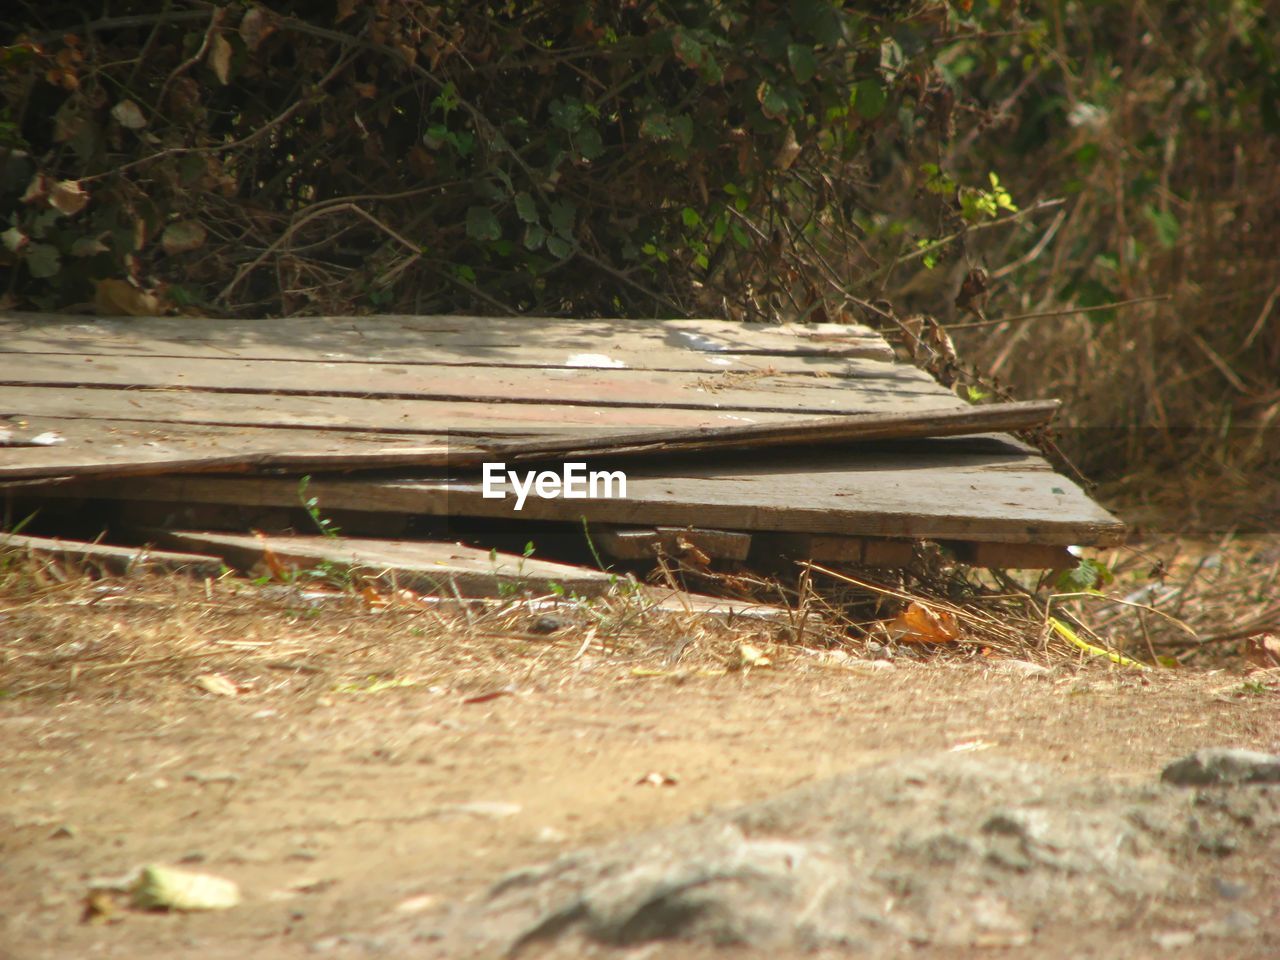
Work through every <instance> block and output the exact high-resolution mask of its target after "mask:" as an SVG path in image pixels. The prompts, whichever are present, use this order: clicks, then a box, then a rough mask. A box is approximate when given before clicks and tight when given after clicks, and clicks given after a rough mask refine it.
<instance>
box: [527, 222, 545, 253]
mask: <svg viewBox="0 0 1280 960" xmlns="http://www.w3.org/2000/svg"><path fill="white" fill-rule="evenodd" d="M546 240H547V231H546V230H545V229H544V228H542V227H541V226H539V225H538V224H536V223H531V224H529V226H528V227H527V228H526V229H525V231H524V248H525V249H526V250H537V249H538V248H539V247H540V246H542V245H543V244H544V243H545V242H546Z"/></svg>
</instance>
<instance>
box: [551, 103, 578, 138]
mask: <svg viewBox="0 0 1280 960" xmlns="http://www.w3.org/2000/svg"><path fill="white" fill-rule="evenodd" d="M547 109H548V112H549V113H550V114H551V122H552V124H553V125H555V126H557V127H559V128H560V129H561V130H567V131H568V132H569V133H573V132H574V131H575V130H577V129H579V128H580V127H581V126H582V121H583V118H584V117H585V116H586V113H587V108H586V106H585V105H584V104H583V102H582V101H581V100H579V99H577V98H576V97H568V98H567V99H564V100H559V99H557V100H552V101H551V105H550V106H549V107H548V108H547Z"/></svg>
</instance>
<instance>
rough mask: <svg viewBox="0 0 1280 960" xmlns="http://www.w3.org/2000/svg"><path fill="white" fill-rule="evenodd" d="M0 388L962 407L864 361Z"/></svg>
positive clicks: (244, 371)
mask: <svg viewBox="0 0 1280 960" xmlns="http://www.w3.org/2000/svg"><path fill="white" fill-rule="evenodd" d="M0 385H5V386H11V387H20V386H33V387H46V388H48V387H58V388H74V387H120V388H128V389H130V390H138V389H140V388H145V389H180V390H185V391H192V392H210V393H245V394H278V395H300V396H334V397H355V398H362V399H402V400H409V399H418V400H465V401H484V402H503V401H505V402H514V403H563V404H590V405H593V406H601V407H618V406H642V407H690V408H697V409H710V410H718V409H730V410H772V411H778V412H787V413H791V412H826V413H854V412H864V411H867V410H870V409H874V408H882V407H883V406H884V405H885V404H886V403H887V402H890V401H892V402H899V403H912V402H915V401H919V400H920V399H922V398H925V399H928V400H929V401H930V402H931V405H932V406H952V407H961V406H965V404H964V402H963V401H962V400H961V399H960V398H959V397H957V396H955V395H954V394H950V393H948V392H947V391H944V390H941V389H940V388H939V387H938V385H937V384H936V383H935V382H934V381H933V380H932V379H931V378H930V377H929V376H928V374H926V373H924V372H923V371H921V370H918V369H916V368H915V367H912V366H908V365H905V364H887V363H879V362H876V361H869V360H852V361H849V363H848V365H847V368H846V369H845V370H844V371H843V372H842V373H841V374H840V375H839V376H830V375H828V376H821V377H820V376H816V375H813V374H809V373H789V374H788V373H781V372H777V371H774V372H769V371H761V372H760V373H758V374H745V373H732V372H725V371H709V372H706V373H693V372H687V371H664V370H635V369H612V370H611V369H593V368H567V367H546V368H542V367H494V368H488V369H485V370H484V371H483V373H481V372H479V371H477V370H476V369H475V368H467V367H457V366H447V365H441V364H416V365H396V364H372V363H351V362H335V361H301V360H232V359H225V358H210V357H199V358H189V357H188V358H170V357H137V356H92V355H79V354H56V353H43V354H6V353H0Z"/></svg>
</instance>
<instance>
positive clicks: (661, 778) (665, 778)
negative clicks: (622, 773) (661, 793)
mask: <svg viewBox="0 0 1280 960" xmlns="http://www.w3.org/2000/svg"><path fill="white" fill-rule="evenodd" d="M679 782H680V781H678V780H677V779H676V778H675V777H673V776H671V775H670V774H667V773H659V772H658V771H657V770H654V771H652V772H650V773H646V774H645V775H644V776H643V777H641V778H640V779H639V780H637V781H636V786H637V787H674V786H675V785H676V784H677V783H679Z"/></svg>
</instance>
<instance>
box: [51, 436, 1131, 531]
mask: <svg viewBox="0 0 1280 960" xmlns="http://www.w3.org/2000/svg"><path fill="white" fill-rule="evenodd" d="M595 466H596V465H593V468H594V467H595ZM614 466H616V464H615V465H614ZM634 466H635V467H636V468H637V469H629V470H628V473H627V488H626V497H625V498H618V499H597V500H576V499H575V500H566V499H536V498H534V497H530V498H529V499H528V500H526V501H525V504H524V508H523V510H521V511H520V512H518V513H517V512H515V510H514V509H513V508H514V497H512V496H507V497H506V498H505V499H491V498H485V497H484V496H483V489H482V484H481V483H480V481H479V478H475V479H452V480H451V479H448V478H444V477H437V478H434V479H423V478H405V479H399V480H377V481H373V480H363V481H352V480H343V479H332V478H331V479H321V478H317V479H316V480H315V481H314V482H313V483H312V487H311V491H312V493H314V494H315V495H316V496H318V497H319V499H320V504H321V509H322V510H323V509H326V508H328V509H338V508H343V509H351V510H368V511H389V512H393V513H405V514H410V515H418V514H425V515H435V516H454V515H457V516H477V517H500V518H508V519H510V520H512V521H513V522H520V521H524V520H563V521H569V522H577V521H578V520H579V518H580V517H583V516H585V517H587V518H588V520H589V521H590V522H594V523H612V524H623V525H664V526H668V525H669V526H687V525H694V526H701V527H710V528H717V529H725V530H777V531H789V532H799V533H833V534H842V535H852V536H867V537H886V538H897V539H908V540H910V539H932V540H973V541H994V542H1003V543H1033V542H1038V543H1046V544H1061V545H1066V544H1097V545H1105V544H1113V543H1118V542H1119V541H1120V540H1121V539H1122V538H1123V535H1124V526H1123V524H1121V523H1120V521H1118V520H1117V519H1116V518H1115V517H1113V516H1111V514H1109V513H1107V512H1106V511H1105V510H1103V509H1102V508H1101V507H1099V506H1097V505H1096V504H1094V503H1093V502H1092V501H1091V500H1090V499H1089V498H1088V497H1087V496H1086V495H1085V494H1084V492H1083V491H1082V490H1080V488H1079V487H1077V486H1075V485H1074V484H1072V483H1071V482H1070V481H1069V480H1067V479H1066V478H1064V477H1061V476H1059V475H1057V474H1055V473H1054V472H1053V470H1052V469H1051V468H1050V467H1049V465H1048V464H1047V463H1046V462H1045V461H1044V460H1043V459H1041V458H1040V457H1039V456H1038V455H1036V454H1035V453H1034V452H1033V451H1031V450H1029V448H1026V447H1025V446H1022V445H1019V444H1015V443H1012V442H1004V441H1000V440H998V439H991V440H979V439H975V440H973V441H962V440H953V441H947V440H936V441H921V442H917V443H913V444H899V445H889V446H885V447H883V448H880V449H874V450H873V449H868V450H862V451H856V452H837V453H831V454H826V455H821V454H814V453H802V452H796V453H794V454H779V455H777V456H774V457H771V458H770V460H769V462H768V463H761V462H760V460H759V458H752V457H750V456H746V455H740V456H723V457H716V458H715V460H714V462H711V463H708V462H706V460H705V459H698V458H692V457H691V458H682V459H681V460H680V461H678V462H671V461H663V462H662V463H658V464H651V463H649V462H647V461H646V462H644V463H637V464H635V465H634ZM87 491H91V492H92V493H93V494H94V495H98V496H106V497H113V498H119V499H143V500H160V501H179V502H204V503H242V504H250V505H265V506H273V505H276V506H293V505H295V504H296V502H297V483H296V482H295V481H292V480H277V479H274V478H265V477H264V478H221V477H203V476H191V477H176V476H175V477H156V478H137V479H130V480H113V479H105V480H102V481H97V482H95V483H94V484H93V485H92V486H91V487H85V486H83V485H80V484H68V485H65V486H64V487H62V488H57V492H59V494H60V495H63V496H70V495H76V496H83V495H85V493H86V492H87ZM49 492H50V493H51V494H52V493H54V492H55V490H54V489H51V490H50V491H49Z"/></svg>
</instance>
